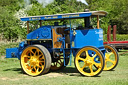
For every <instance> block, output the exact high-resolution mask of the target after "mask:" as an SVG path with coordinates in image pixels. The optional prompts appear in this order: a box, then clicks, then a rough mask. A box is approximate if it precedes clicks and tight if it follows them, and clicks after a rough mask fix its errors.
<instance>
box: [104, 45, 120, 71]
mask: <svg viewBox="0 0 128 85" xmlns="http://www.w3.org/2000/svg"><path fill="white" fill-rule="evenodd" d="M104 48H105V49H106V53H105V67H104V70H106V71H108V70H113V69H114V68H115V67H116V66H117V64H118V61H119V55H118V52H117V50H116V49H115V48H113V47H112V46H110V45H104Z"/></svg>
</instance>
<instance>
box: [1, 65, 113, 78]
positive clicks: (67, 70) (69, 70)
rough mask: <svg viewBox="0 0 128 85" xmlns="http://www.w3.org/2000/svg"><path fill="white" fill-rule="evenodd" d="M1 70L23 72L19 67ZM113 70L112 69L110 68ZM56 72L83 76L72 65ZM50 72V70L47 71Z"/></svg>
mask: <svg viewBox="0 0 128 85" xmlns="http://www.w3.org/2000/svg"><path fill="white" fill-rule="evenodd" d="M3 71H10V72H11V71H15V72H17V73H18V74H25V73H24V72H23V71H22V69H21V68H10V69H5V70H3ZM112 71H114V70H112ZM55 72H56V73H60V74H63V75H68V76H77V77H84V76H82V75H81V74H80V73H79V72H78V71H77V69H76V68H73V67H66V68H64V69H61V70H58V71H55ZM49 73H50V72H49ZM39 76H41V75H39ZM94 77H100V76H94Z"/></svg>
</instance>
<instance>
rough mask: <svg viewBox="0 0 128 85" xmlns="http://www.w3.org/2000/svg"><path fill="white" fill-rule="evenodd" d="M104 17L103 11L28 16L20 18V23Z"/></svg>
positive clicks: (105, 13)
mask: <svg viewBox="0 0 128 85" xmlns="http://www.w3.org/2000/svg"><path fill="white" fill-rule="evenodd" d="M97 15H98V16H106V15H107V12H105V11H89V12H78V13H66V14H55V15H41V16H30V17H23V18H20V19H21V21H34V20H61V19H76V18H84V17H90V16H97Z"/></svg>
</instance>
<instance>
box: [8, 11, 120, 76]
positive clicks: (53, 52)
mask: <svg viewBox="0 0 128 85" xmlns="http://www.w3.org/2000/svg"><path fill="white" fill-rule="evenodd" d="M106 15H107V13H106V12H104V11H89V12H79V13H67V14H57V15H43V16H32V17H25V18H21V20H22V21H27V32H28V34H27V39H26V41H23V42H21V43H20V44H19V47H17V48H7V49H6V58H18V59H19V60H20V64H21V68H22V69H23V71H24V72H25V73H26V74H28V75H31V76H37V75H40V74H45V73H47V72H48V71H49V70H52V71H56V70H60V69H62V68H64V67H66V66H67V65H68V63H69V62H70V64H71V61H72V56H74V57H75V58H74V63H75V67H76V68H77V70H78V72H80V73H81V74H82V75H84V76H97V75H98V74H100V73H101V72H102V71H103V70H112V69H114V68H115V67H116V66H117V63H118V53H117V51H116V50H115V48H113V47H112V46H109V45H103V30H102V29H100V28H99V16H106ZM92 17H96V18H97V28H93V27H92V26H90V18H92ZM72 19H84V26H83V27H82V26H78V27H72V23H71V20H72ZM35 20H39V21H40V28H38V29H36V30H34V31H32V32H30V33H29V21H35ZM48 20H69V23H70V26H67V25H59V24H58V23H57V22H55V24H54V25H47V26H42V21H48Z"/></svg>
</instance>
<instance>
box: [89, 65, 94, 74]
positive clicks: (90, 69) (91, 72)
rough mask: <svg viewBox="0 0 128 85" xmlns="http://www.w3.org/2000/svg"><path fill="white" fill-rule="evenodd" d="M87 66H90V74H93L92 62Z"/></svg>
mask: <svg viewBox="0 0 128 85" xmlns="http://www.w3.org/2000/svg"><path fill="white" fill-rule="evenodd" d="M89 68H90V71H91V74H93V69H92V64H91V65H89Z"/></svg>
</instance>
